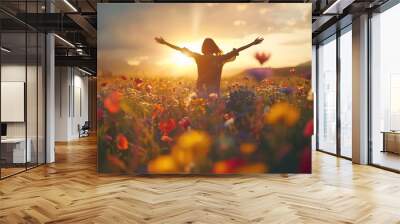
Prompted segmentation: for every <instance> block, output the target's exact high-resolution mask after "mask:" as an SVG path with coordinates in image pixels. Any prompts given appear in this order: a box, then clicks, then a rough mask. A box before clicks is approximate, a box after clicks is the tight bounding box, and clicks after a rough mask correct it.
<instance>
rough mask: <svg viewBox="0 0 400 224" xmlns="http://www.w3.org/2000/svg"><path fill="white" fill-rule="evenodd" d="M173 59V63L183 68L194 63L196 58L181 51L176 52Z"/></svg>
mask: <svg viewBox="0 0 400 224" xmlns="http://www.w3.org/2000/svg"><path fill="white" fill-rule="evenodd" d="M171 59H172V60H171V61H172V63H174V64H176V65H177V66H178V67H181V68H183V67H188V66H191V65H194V60H193V59H192V58H190V57H188V56H186V55H184V54H183V53H181V52H174V53H173V54H172V56H171Z"/></svg>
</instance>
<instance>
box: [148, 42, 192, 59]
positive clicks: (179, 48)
mask: <svg viewBox="0 0 400 224" xmlns="http://www.w3.org/2000/svg"><path fill="white" fill-rule="evenodd" d="M154 39H155V40H156V42H157V43H159V44H162V45H166V46H168V47H170V48H172V49H175V50H177V51H180V52H182V53H184V54H185V55H187V56H189V57H192V58H197V57H198V56H199V54H198V53H195V52H193V51H191V50H189V49H187V48H185V47H178V46H176V45H173V44H171V43H168V42H167V41H165V40H164V39H163V38H162V37H156V38H154Z"/></svg>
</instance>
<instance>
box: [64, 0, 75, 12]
mask: <svg viewBox="0 0 400 224" xmlns="http://www.w3.org/2000/svg"><path fill="white" fill-rule="evenodd" d="M64 3H65V4H67V5H68V6H69V7H70V8H71V9H72V10H73V11H74V12H78V10H77V9H76V8H75V7H74V6H73V5H72V4H71V3H70V2H69V1H68V0H64Z"/></svg>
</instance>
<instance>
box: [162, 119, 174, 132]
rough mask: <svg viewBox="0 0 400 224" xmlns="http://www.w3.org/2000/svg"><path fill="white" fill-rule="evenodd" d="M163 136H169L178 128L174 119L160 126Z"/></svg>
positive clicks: (163, 122)
mask: <svg viewBox="0 0 400 224" xmlns="http://www.w3.org/2000/svg"><path fill="white" fill-rule="evenodd" d="M158 128H160V130H161V132H162V133H163V135H168V134H169V133H170V132H171V131H172V130H174V129H175V128H176V121H175V120H174V119H168V120H166V121H161V122H160V123H159V124H158Z"/></svg>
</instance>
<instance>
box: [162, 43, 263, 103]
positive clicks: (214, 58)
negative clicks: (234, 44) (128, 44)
mask: <svg viewBox="0 0 400 224" xmlns="http://www.w3.org/2000/svg"><path fill="white" fill-rule="evenodd" d="M155 40H156V41H157V42H158V43H159V44H163V45H166V46H168V47H171V48H172V49H175V50H178V51H180V52H182V53H184V54H186V55H187V56H189V57H192V58H194V59H195V61H196V64H197V74H198V77H197V84H196V86H197V94H198V95H199V96H201V97H208V95H209V94H211V93H216V94H218V95H219V91H220V85H221V73H222V67H223V66H224V64H225V63H226V62H229V61H233V60H235V58H236V56H238V55H239V52H240V51H242V50H244V49H247V48H249V47H251V46H253V45H256V44H259V43H261V42H262V41H263V40H264V38H262V37H257V38H256V39H255V40H254V41H253V42H251V43H249V44H247V45H244V46H242V47H240V48H237V49H235V48H234V49H233V50H232V51H230V52H228V53H226V54H223V53H222V51H221V49H220V48H219V47H218V45H217V44H216V43H215V42H214V40H213V39H211V38H206V39H204V42H203V45H202V47H201V51H202V53H203V54H199V53H196V52H192V51H190V50H189V49H187V48H181V47H178V46H176V45H173V44H170V43H168V42H167V41H165V40H164V39H163V38H162V37H156V38H155Z"/></svg>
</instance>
